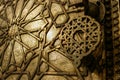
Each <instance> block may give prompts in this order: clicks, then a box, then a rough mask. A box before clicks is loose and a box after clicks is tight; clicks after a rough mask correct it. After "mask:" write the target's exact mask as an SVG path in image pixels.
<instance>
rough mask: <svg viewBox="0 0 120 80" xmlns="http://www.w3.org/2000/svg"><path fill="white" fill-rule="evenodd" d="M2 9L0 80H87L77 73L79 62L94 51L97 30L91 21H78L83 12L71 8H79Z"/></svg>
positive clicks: (52, 3) (57, 2) (7, 0)
mask: <svg viewBox="0 0 120 80" xmlns="http://www.w3.org/2000/svg"><path fill="white" fill-rule="evenodd" d="M0 3H1V4H0V7H1V8H0V80H13V79H14V80H48V79H49V80H53V78H54V76H55V75H56V76H57V77H55V80H79V79H80V80H84V79H85V77H83V76H82V74H83V73H82V72H81V71H80V70H79V67H81V65H80V64H81V59H82V58H83V57H84V56H87V55H89V54H91V52H94V50H95V49H96V47H97V46H98V44H99V42H100V40H101V37H100V36H101V30H100V28H101V25H100V24H99V23H98V22H97V21H96V20H94V19H93V18H91V17H89V16H86V15H84V16H80V13H82V12H84V8H83V6H82V7H76V6H75V5H76V4H78V3H80V2H78V3H74V4H71V3H70V2H69V0H65V1H62V0H2V1H1V2H0ZM55 11H56V12H55ZM71 15H73V16H72V17H71ZM74 16H77V17H76V18H73V17H74ZM55 55H57V56H55ZM59 56H60V57H59ZM57 58H59V59H60V61H59V60H58V62H57V64H56V60H57ZM61 58H63V61H62V60H61ZM54 59H55V61H54ZM63 62H64V64H62V63H63ZM59 63H60V64H59ZM61 64H62V65H61ZM60 65H61V66H63V67H60ZM68 66H69V67H70V69H69V68H66V67H68ZM83 72H84V71H83ZM48 75H49V76H48ZM53 75H54V76H53ZM50 76H52V78H51V79H50ZM59 76H60V77H59ZM47 77H48V78H47ZM59 78H60V79H59Z"/></svg>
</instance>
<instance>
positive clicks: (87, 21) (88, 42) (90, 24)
mask: <svg viewBox="0 0 120 80" xmlns="http://www.w3.org/2000/svg"><path fill="white" fill-rule="evenodd" d="M100 36H101V31H100V24H99V23H98V22H97V21H95V20H94V19H93V18H91V17H89V16H81V17H78V18H75V19H72V20H71V21H70V22H68V23H67V24H66V25H65V26H64V27H63V29H62V30H61V33H60V40H61V47H62V49H63V50H64V51H65V53H66V54H67V56H68V57H69V58H71V59H72V60H73V62H74V63H75V64H76V66H77V67H78V66H79V65H80V63H81V62H80V60H81V59H82V58H83V57H84V56H87V55H89V54H90V53H91V52H92V51H93V50H95V48H96V46H97V45H98V44H99V42H100Z"/></svg>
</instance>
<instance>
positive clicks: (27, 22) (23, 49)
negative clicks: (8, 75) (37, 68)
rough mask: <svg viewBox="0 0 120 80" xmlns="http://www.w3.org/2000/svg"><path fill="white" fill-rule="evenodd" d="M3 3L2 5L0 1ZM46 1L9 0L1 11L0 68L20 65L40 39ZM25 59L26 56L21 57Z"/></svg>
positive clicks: (36, 46)
mask: <svg viewBox="0 0 120 80" xmlns="http://www.w3.org/2000/svg"><path fill="white" fill-rule="evenodd" d="M3 6H4V5H3ZM44 6H45V3H40V2H37V1H36V0H13V1H12V0H11V1H8V2H6V4H5V6H4V8H3V9H4V10H3V11H2V10H1V11H2V12H1V13H0V14H1V15H0V49H1V50H0V67H1V68H2V72H5V71H8V70H9V68H10V67H11V66H12V65H13V64H14V66H20V65H22V63H23V61H27V60H28V59H29V58H30V56H32V55H33V54H34V53H35V52H34V51H35V50H36V49H38V48H39V44H38V43H39V42H41V41H42V38H41V37H40V35H39V33H40V30H42V29H43V28H44V27H45V25H46V24H47V22H46V20H45V19H43V17H41V16H42V12H43V9H44ZM24 59H25V60H24Z"/></svg>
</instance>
